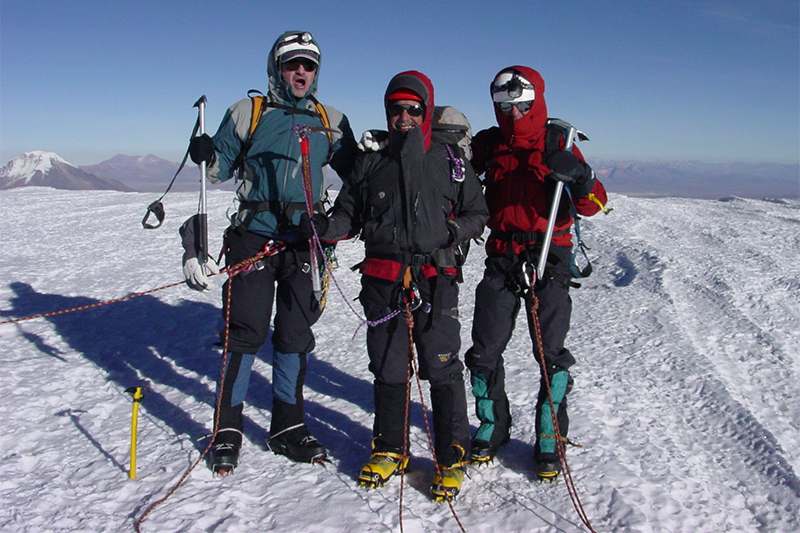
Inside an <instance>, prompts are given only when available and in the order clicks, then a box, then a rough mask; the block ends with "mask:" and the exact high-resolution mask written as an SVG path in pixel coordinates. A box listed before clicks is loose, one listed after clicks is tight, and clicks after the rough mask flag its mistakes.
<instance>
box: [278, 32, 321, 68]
mask: <svg viewBox="0 0 800 533" xmlns="http://www.w3.org/2000/svg"><path fill="white" fill-rule="evenodd" d="M319 56H320V54H319V47H318V46H317V45H316V43H315V42H314V37H313V36H312V35H311V34H310V33H309V32H307V31H305V32H300V33H292V34H290V35H287V36H286V37H284V38H283V39H281V41H280V42H279V43H278V45H277V46H276V47H275V58H276V59H277V60H278V63H279V64H280V63H285V62H287V61H289V60H291V59H297V58H306V59H310V60H311V61H313V62H314V63H316V64H317V65H319Z"/></svg>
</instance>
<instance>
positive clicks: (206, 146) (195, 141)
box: [189, 133, 217, 165]
mask: <svg viewBox="0 0 800 533" xmlns="http://www.w3.org/2000/svg"><path fill="white" fill-rule="evenodd" d="M189 157H191V158H192V161H194V162H195V163H196V164H198V165H199V164H200V163H202V162H203V161H205V162H206V163H207V164H208V165H212V164H214V161H216V159H217V153H216V148H215V147H214V139H212V138H211V137H209V135H208V133H204V134H202V135H200V136H199V137H193V138H192V140H190V141H189Z"/></svg>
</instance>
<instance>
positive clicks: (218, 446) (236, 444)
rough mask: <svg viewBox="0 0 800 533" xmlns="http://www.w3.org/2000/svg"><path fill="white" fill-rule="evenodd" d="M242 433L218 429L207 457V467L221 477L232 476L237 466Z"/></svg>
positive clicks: (235, 430) (234, 430)
mask: <svg viewBox="0 0 800 533" xmlns="http://www.w3.org/2000/svg"><path fill="white" fill-rule="evenodd" d="M241 448H242V432H241V431H239V430H237V429H220V430H219V431H217V436H216V437H214V443H213V444H212V445H211V449H210V453H209V456H208V467H209V468H210V469H211V471H212V472H213V473H214V474H216V475H218V476H221V477H224V476H227V475H228V474H232V473H233V470H234V469H235V468H236V467H237V466H239V450H240V449H241Z"/></svg>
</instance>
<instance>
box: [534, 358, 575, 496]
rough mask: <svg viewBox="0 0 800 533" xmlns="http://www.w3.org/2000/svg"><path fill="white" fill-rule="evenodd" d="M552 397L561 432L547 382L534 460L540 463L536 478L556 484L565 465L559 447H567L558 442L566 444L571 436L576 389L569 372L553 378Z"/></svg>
mask: <svg viewBox="0 0 800 533" xmlns="http://www.w3.org/2000/svg"><path fill="white" fill-rule="evenodd" d="M549 381H550V394H551V396H552V400H553V408H554V409H555V413H556V417H555V418H556V422H557V423H558V432H556V429H555V425H554V424H553V415H552V411H551V408H550V401H549V398H548V395H547V389H546V387H545V385H544V382H543V383H542V385H541V388H540V390H539V399H538V402H537V406H536V443H535V445H534V453H533V459H534V461H536V476H537V478H538V479H539V481H542V482H545V483H552V482H553V481H555V480H556V479H557V478H558V475H559V474H560V473H561V461H560V458H559V455H558V446H563V444H562V443H558V442H557V441H556V439H557V438H558V437H560V438H561V440H562V442H566V437H567V433H568V432H569V416H568V414H567V394H569V392H570V390H571V389H572V378H571V377H570V375H569V372H567V371H566V370H561V371H558V372H555V373H553V374H552V375H551V376H550V380H549Z"/></svg>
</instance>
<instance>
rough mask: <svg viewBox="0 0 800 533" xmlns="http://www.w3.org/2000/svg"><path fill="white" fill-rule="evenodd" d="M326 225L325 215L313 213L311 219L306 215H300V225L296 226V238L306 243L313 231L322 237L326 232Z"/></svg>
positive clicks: (326, 218)
mask: <svg viewBox="0 0 800 533" xmlns="http://www.w3.org/2000/svg"><path fill="white" fill-rule="evenodd" d="M312 223H313V225H314V227H313V228H312V227H311V225H312ZM328 225H329V222H328V215H326V214H325V213H314V215H313V216H311V218H309V216H308V213H303V214H302V215H300V223H299V224H298V225H297V227H298V232H297V237H298V239H299V240H301V241H307V240H308V239H310V238H311V236H312V235H314V229H316V230H317V235H320V236H322V235H324V234H325V232H326V231H328Z"/></svg>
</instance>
